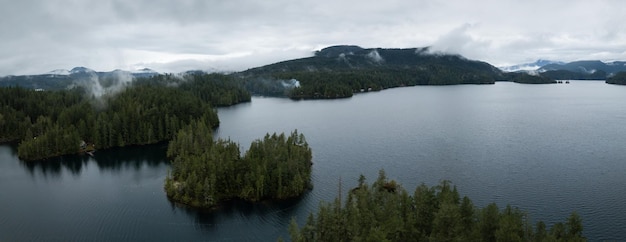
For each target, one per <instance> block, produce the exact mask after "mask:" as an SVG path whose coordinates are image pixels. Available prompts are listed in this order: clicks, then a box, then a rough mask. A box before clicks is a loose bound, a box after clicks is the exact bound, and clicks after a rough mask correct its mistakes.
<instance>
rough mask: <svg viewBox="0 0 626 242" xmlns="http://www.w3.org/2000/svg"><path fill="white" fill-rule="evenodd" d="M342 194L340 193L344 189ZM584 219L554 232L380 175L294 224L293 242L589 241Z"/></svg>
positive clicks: (450, 191)
mask: <svg viewBox="0 0 626 242" xmlns="http://www.w3.org/2000/svg"><path fill="white" fill-rule="evenodd" d="M340 189H341V188H340ZM582 231H583V225H582V219H581V218H580V216H579V215H578V214H577V213H576V212H573V213H571V215H570V216H569V217H568V218H567V220H566V221H565V222H564V223H563V222H558V223H556V224H554V225H552V226H551V227H550V228H549V229H548V227H547V226H546V224H545V223H544V222H542V221H538V222H537V223H536V224H535V225H534V226H533V224H531V222H530V218H529V216H528V215H527V214H526V213H525V212H523V211H521V210H519V209H518V208H513V207H511V206H509V205H507V206H506V207H505V208H504V209H499V208H498V206H497V205H496V204H495V203H491V204H489V205H487V206H486V207H484V208H477V207H476V206H474V204H473V203H472V201H471V200H470V199H469V198H468V197H467V196H464V197H463V198H461V197H460V195H459V192H458V191H457V189H456V186H453V185H452V184H451V183H450V182H449V181H442V182H441V183H440V184H439V185H438V186H434V187H428V186H426V185H424V184H422V185H420V186H418V187H417V188H416V189H415V191H414V192H413V195H409V193H408V192H407V191H406V190H405V189H404V188H402V186H401V185H400V184H398V183H397V182H396V181H394V180H389V179H387V177H386V175H385V172H384V171H383V170H381V171H380V172H379V176H378V179H377V180H376V181H375V182H374V183H373V184H371V185H369V184H367V183H366V181H365V177H364V176H362V175H361V177H360V178H359V183H358V186H357V187H355V188H354V189H352V190H350V191H348V192H347V198H346V199H345V203H344V202H343V199H342V197H341V190H340V193H339V196H338V197H337V198H336V199H335V201H334V202H332V203H322V204H321V205H320V208H319V210H318V212H317V214H316V215H315V216H314V215H313V213H311V214H310V215H309V217H308V218H307V221H306V223H305V224H304V225H303V226H302V227H301V228H299V227H298V225H297V223H296V221H295V219H292V221H291V224H290V225H289V233H290V236H291V240H292V241H296V242H300V241H486V242H490V241H494V242H495V241H507V242H512V241H568V242H570V241H586V238H585V237H583V236H582Z"/></svg>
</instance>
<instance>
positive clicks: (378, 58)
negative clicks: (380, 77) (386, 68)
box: [367, 50, 385, 63]
mask: <svg viewBox="0 0 626 242" xmlns="http://www.w3.org/2000/svg"><path fill="white" fill-rule="evenodd" d="M367 58H369V59H370V60H372V61H374V62H376V63H382V62H384V61H385V59H383V57H382V56H380V54H379V53H378V51H377V50H372V51H371V52H370V53H367Z"/></svg>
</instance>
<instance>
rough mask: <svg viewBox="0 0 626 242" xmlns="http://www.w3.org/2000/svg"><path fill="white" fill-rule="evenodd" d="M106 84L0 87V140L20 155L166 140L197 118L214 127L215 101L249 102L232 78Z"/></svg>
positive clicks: (158, 78) (160, 78) (57, 153)
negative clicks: (64, 87)
mask: <svg viewBox="0 0 626 242" xmlns="http://www.w3.org/2000/svg"><path fill="white" fill-rule="evenodd" d="M109 81H110V82H106V80H98V81H96V82H83V83H75V86H74V87H73V88H72V89H69V90H59V91H37V90H32V89H24V88H21V87H7V88H0V141H3V142H16V141H19V145H18V156H19V157H20V159H23V160H39V159H45V158H49V157H54V156H61V155H65V154H76V153H79V152H91V151H93V150H94V149H106V148H111V147H122V146H128V145H144V144H152V143H157V142H161V141H166V140H170V139H171V138H172V137H173V136H174V135H175V134H176V133H177V132H178V130H179V129H180V128H181V127H184V126H185V125H187V124H189V123H191V122H192V121H194V120H196V119H203V120H204V121H206V122H207V123H208V124H209V125H210V126H211V127H212V128H215V127H217V126H218V125H219V119H218V117H217V113H216V110H215V109H214V108H213V107H214V106H228V105H233V104H236V103H239V102H247V101H250V94H249V93H248V92H247V91H245V90H244V89H243V88H242V87H241V86H238V85H236V84H235V82H234V81H232V77H230V76H225V75H221V74H192V75H185V76H175V75H157V76H152V77H146V78H138V79H137V80H135V81H134V82H132V83H120V82H117V81H119V80H109Z"/></svg>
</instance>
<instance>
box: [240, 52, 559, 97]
mask: <svg viewBox="0 0 626 242" xmlns="http://www.w3.org/2000/svg"><path fill="white" fill-rule="evenodd" d="M236 75H237V76H239V77H240V78H242V79H244V80H246V82H248V83H249V82H262V83H268V80H275V81H281V80H291V79H295V80H298V81H299V84H300V85H299V86H295V87H289V88H288V89H289V90H288V91H287V92H286V95H287V96H289V97H290V98H293V99H320V98H345V97H350V96H352V95H353V93H358V92H366V91H378V90H382V89H386V88H393V87H402V86H415V85H454V84H493V83H494V82H495V81H501V80H503V81H514V82H520V83H554V81H553V80H550V79H548V78H541V77H535V76H530V75H528V74H526V73H504V72H502V71H500V70H499V69H497V68H496V67H494V66H492V65H490V64H488V63H485V62H481V61H474V60H468V59H466V58H463V57H462V56H459V55H450V54H441V53H431V52H430V50H429V49H428V48H411V49H383V48H376V49H364V48H361V47H358V46H332V47H328V48H325V49H322V50H320V51H318V52H316V53H315V56H313V57H308V58H302V59H295V60H289V61H283V62H279V63H275V64H271V65H267V66H262V67H258V68H253V69H250V70H247V71H244V72H241V73H238V74H236ZM269 83H271V82H269ZM253 92H254V91H253Z"/></svg>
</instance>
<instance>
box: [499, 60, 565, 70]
mask: <svg viewBox="0 0 626 242" xmlns="http://www.w3.org/2000/svg"><path fill="white" fill-rule="evenodd" d="M550 64H565V62H561V61H551V60H541V59H539V60H537V61H535V62H532V63H524V64H519V65H513V66H500V67H498V68H500V70H503V71H506V72H518V71H535V70H538V69H539V68H541V67H543V66H546V65H550Z"/></svg>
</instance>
